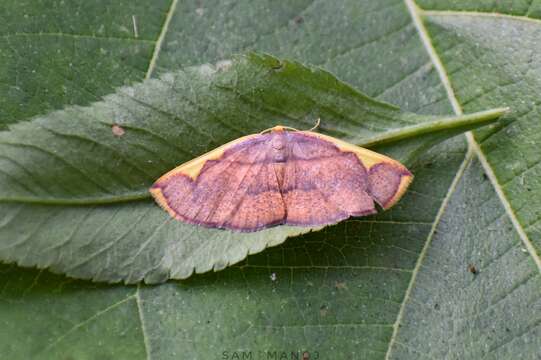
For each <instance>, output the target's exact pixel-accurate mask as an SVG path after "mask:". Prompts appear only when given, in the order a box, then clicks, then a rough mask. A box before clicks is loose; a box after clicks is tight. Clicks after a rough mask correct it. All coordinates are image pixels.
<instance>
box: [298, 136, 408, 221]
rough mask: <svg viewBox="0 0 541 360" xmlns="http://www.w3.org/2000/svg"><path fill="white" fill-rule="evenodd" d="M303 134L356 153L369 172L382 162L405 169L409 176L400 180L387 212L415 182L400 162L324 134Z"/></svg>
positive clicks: (386, 207)
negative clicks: (412, 182)
mask: <svg viewBox="0 0 541 360" xmlns="http://www.w3.org/2000/svg"><path fill="white" fill-rule="evenodd" d="M301 132H302V133H304V134H307V135H311V136H315V137H318V138H320V139H322V140H326V141H329V142H332V143H333V144H335V145H336V146H337V147H338V148H339V149H340V150H341V151H346V152H352V153H354V154H355V155H357V157H358V158H359V160H360V161H361V163H362V164H363V165H364V166H365V167H366V169H367V170H370V168H371V167H372V166H374V165H376V164H379V163H382V162H386V163H388V164H392V165H394V166H396V167H398V168H401V169H404V170H405V171H406V172H407V173H408V174H409V175H403V176H402V178H401V179H400V184H399V185H398V190H397V191H396V193H395V195H394V196H393V197H392V198H391V199H390V200H389V201H388V202H387V204H385V206H383V208H384V209H385V210H387V209H389V208H391V207H392V206H393V205H395V204H396V203H397V202H398V200H400V198H401V197H402V195H404V193H405V192H406V190H407V189H408V186H409V185H410V183H411V181H412V180H413V175H411V173H410V172H409V170H408V169H407V168H406V167H405V166H404V165H402V164H401V163H400V162H398V161H396V160H394V159H391V158H390V157H388V156H385V155H382V154H379V153H377V152H375V151H372V150H368V149H365V148H362V147H359V146H357V145H353V144H350V143H348V142H345V141H343V140H340V139H336V138H333V137H332V136H328V135H323V134H320V133H315V132H312V131H301Z"/></svg>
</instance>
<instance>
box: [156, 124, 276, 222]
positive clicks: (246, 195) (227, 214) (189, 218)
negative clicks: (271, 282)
mask: <svg viewBox="0 0 541 360" xmlns="http://www.w3.org/2000/svg"><path fill="white" fill-rule="evenodd" d="M269 138H270V135H269V134H265V135H261V136H258V137H256V138H255V139H250V140H246V141H245V142H243V143H240V144H237V145H235V146H234V147H232V148H231V149H228V150H226V151H225V152H224V154H223V155H222V157H221V158H219V159H217V160H209V161H207V162H206V163H205V165H204V166H203V168H202V169H201V171H200V173H199V176H198V177H197V179H196V180H195V181H193V180H192V179H191V178H190V177H188V176H185V175H183V174H177V175H174V176H172V177H170V178H168V179H167V180H166V181H165V182H164V183H157V184H155V185H154V186H158V187H160V188H161V190H162V193H163V195H164V197H165V199H166V201H167V205H168V206H169V207H170V208H171V209H172V210H173V211H174V212H175V217H176V218H178V219H179V220H183V221H185V222H189V223H192V224H198V225H204V226H207V227H218V228H227V229H233V230H239V231H256V230H260V229H263V228H265V227H269V226H273V225H276V224H280V223H282V222H283V220H284V216H285V208H284V203H283V200H282V197H281V195H280V189H279V185H278V180H277V177H276V173H275V171H274V168H273V164H272V162H271V160H270V159H269V158H268V147H269V141H268V140H269Z"/></svg>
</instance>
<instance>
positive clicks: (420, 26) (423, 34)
mask: <svg viewBox="0 0 541 360" xmlns="http://www.w3.org/2000/svg"><path fill="white" fill-rule="evenodd" d="M404 2H405V4H406V7H407V9H408V11H409V12H410V15H411V17H412V21H413V22H414V24H415V27H416V28H417V32H418V33H419V37H420V38H421V42H422V43H423V45H424V47H425V50H426V51H427V53H428V55H429V57H430V59H431V60H432V62H433V64H434V67H435V68H436V71H437V72H438V75H439V77H440V80H441V82H442V84H443V86H444V88H445V91H446V93H447V97H448V99H449V102H450V103H451V106H452V107H453V111H454V112H455V114H456V115H462V114H463V111H462V107H461V105H460V103H459V102H458V99H457V98H456V95H455V92H454V90H453V88H452V86H451V81H450V79H449V77H448V75H447V71H446V70H445V67H444V66H443V63H442V62H441V59H440V58H439V55H438V54H437V51H436V49H435V48H434V46H433V45H432V40H431V38H430V35H429V34H428V31H427V30H426V28H425V26H424V23H423V21H422V19H421V15H423V16H426V15H429V12H427V11H424V10H422V9H420V8H419V7H418V6H417V4H415V2H414V1H413V0H404ZM432 13H434V12H432ZM442 13H443V12H441V11H440V12H438V15H440V16H441V15H442ZM448 13H452V14H453V15H456V13H457V12H448ZM502 17H503V16H502ZM507 17H511V16H507ZM515 18H516V17H515ZM523 20H524V19H523ZM466 138H467V141H468V151H467V154H466V156H465V158H464V160H463V162H462V164H461V165H460V167H459V169H458V171H457V174H456V175H455V178H454V180H453V183H452V185H451V187H450V188H449V191H448V193H447V195H446V197H445V199H444V201H443V203H442V206H441V207H440V210H439V211H438V215H437V216H436V218H435V219H434V224H433V226H432V231H431V232H430V234H429V235H428V237H427V240H426V242H425V245H424V246H423V250H422V251H421V254H420V255H419V258H418V260H417V263H416V265H415V268H414V270H413V272H412V277H411V281H410V284H409V286H408V289H407V290H406V294H405V295H404V299H403V300H402V304H401V306H400V310H399V313H398V315H397V319H396V322H395V324H394V329H393V334H392V336H391V340H390V342H389V346H388V348H387V353H386V356H385V359H386V360H388V359H389V358H390V356H391V355H392V352H393V348H394V344H395V342H396V336H397V334H398V330H399V327H400V323H401V321H402V319H403V314H404V311H405V310H404V309H405V306H406V304H407V302H408V300H409V297H410V294H411V289H412V288H413V286H414V284H415V280H416V276H417V273H418V272H419V269H420V267H421V265H422V262H423V260H424V254H425V253H426V249H428V247H429V245H430V241H431V239H432V237H433V234H434V230H435V229H436V227H437V226H438V222H439V221H440V219H441V214H443V212H444V211H445V207H446V205H447V203H448V199H449V198H450V197H451V196H452V193H453V192H454V190H455V189H456V184H457V183H458V181H459V179H460V177H461V176H462V174H463V172H464V169H465V168H466V165H467V164H468V162H469V161H471V158H472V157H473V155H475V156H477V158H478V159H479V161H480V162H481V164H482V167H483V170H484V171H485V173H486V175H487V177H488V178H489V180H490V182H491V184H492V186H493V187H494V190H495V191H496V193H497V195H498V197H499V199H500V202H501V203H502V206H503V207H504V209H505V213H506V214H507V216H509V218H510V220H511V222H512V224H513V227H514V229H515V231H516V232H517V234H518V235H519V237H520V239H521V241H522V242H523V243H524V245H525V246H526V249H527V250H528V253H529V254H530V256H531V257H532V259H533V260H534V262H535V264H536V265H537V267H538V270H539V272H540V273H541V259H540V258H539V255H538V254H537V253H536V251H535V248H534V246H533V244H532V242H531V240H530V239H529V238H528V236H527V234H526V232H525V231H524V229H523V227H522V225H521V224H520V222H519V221H518V219H517V217H516V215H515V213H514V211H513V209H512V207H511V204H510V202H509V200H508V199H507V197H506V196H505V194H504V192H503V190H502V188H501V186H500V185H499V183H498V180H497V177H496V175H495V173H494V171H493V169H492V167H491V166H490V164H489V162H488V160H487V159H486V157H485V155H484V153H483V151H482V149H481V147H480V146H479V144H478V143H477V141H476V140H475V138H474V137H473V134H472V133H471V132H468V133H467V134H466Z"/></svg>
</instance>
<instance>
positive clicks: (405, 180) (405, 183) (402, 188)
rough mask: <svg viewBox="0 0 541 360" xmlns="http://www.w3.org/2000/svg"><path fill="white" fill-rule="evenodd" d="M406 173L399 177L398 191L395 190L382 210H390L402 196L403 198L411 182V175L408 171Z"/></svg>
mask: <svg viewBox="0 0 541 360" xmlns="http://www.w3.org/2000/svg"><path fill="white" fill-rule="evenodd" d="M406 171H407V173H404V174H403V175H402V176H401V178H400V184H398V189H397V190H396V192H395V194H394V195H393V197H391V198H390V199H389V200H388V201H387V202H386V203H385V204H384V205H382V208H383V209H385V210H388V209H390V208H392V207H393V206H394V205H396V203H397V202H398V201H399V200H400V199H401V198H402V196H404V194H405V192H406V190H407V189H408V187H409V185H410V184H411V182H412V181H413V174H412V173H411V172H410V171H409V170H406Z"/></svg>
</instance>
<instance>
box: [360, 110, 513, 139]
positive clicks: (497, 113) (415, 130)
mask: <svg viewBox="0 0 541 360" xmlns="http://www.w3.org/2000/svg"><path fill="white" fill-rule="evenodd" d="M508 111H509V108H507V107H504V108H496V109H490V110H485V111H479V112H476V113H472V114H466V115H460V116H450V117H447V118H443V119H439V120H434V121H427V122H424V123H422V124H418V125H412V126H407V127H404V128H401V129H397V130H389V131H387V132H385V133H382V134H381V135H377V136H374V137H371V138H370V139H367V140H366V141H364V142H361V143H360V144H358V145H359V146H362V147H375V146H379V145H385V144H388V143H393V142H397V141H400V140H404V139H408V138H413V137H418V136H420V135H424V134H429V133H435V132H438V131H444V130H453V129H460V128H463V127H468V128H475V127H478V126H481V125H486V124H488V123H491V122H494V121H496V120H497V119H498V118H499V117H501V116H502V115H503V114H505V113H506V112H508ZM464 131H466V130H464Z"/></svg>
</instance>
